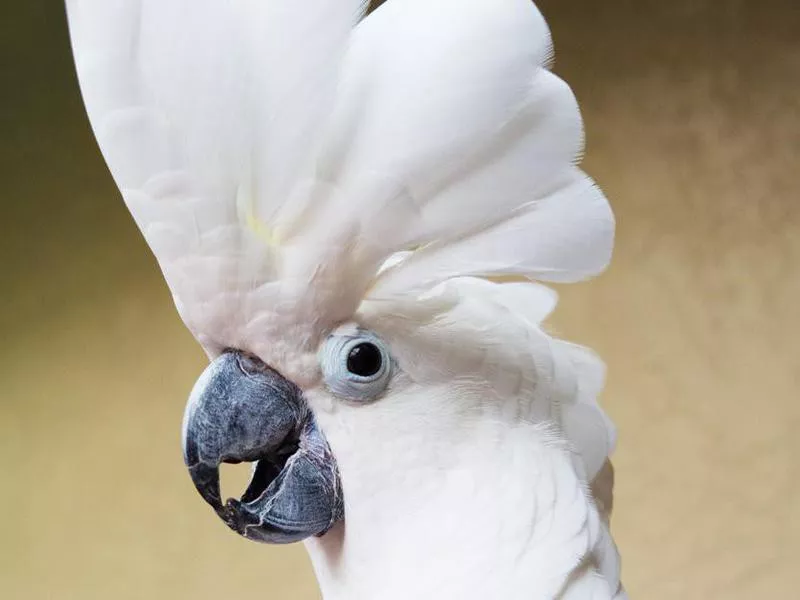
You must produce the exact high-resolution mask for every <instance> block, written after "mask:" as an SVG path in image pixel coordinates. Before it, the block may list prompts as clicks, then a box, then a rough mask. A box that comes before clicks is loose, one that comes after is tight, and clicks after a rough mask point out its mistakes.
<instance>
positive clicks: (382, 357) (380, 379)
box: [319, 330, 394, 402]
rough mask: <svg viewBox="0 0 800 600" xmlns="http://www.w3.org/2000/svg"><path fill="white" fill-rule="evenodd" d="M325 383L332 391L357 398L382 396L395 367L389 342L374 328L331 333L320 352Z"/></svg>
mask: <svg viewBox="0 0 800 600" xmlns="http://www.w3.org/2000/svg"><path fill="white" fill-rule="evenodd" d="M319 362H320V366H321V367H322V375H323V378H324V380H325V384H326V385H327V386H328V389H330V391H331V392H333V393H334V394H336V395H337V396H340V397H342V398H345V399H347V400H354V401H357V402H366V401H369V400H374V399H376V398H377V397H379V396H380V395H381V394H382V393H383V392H384V391H385V390H386V386H388V385H389V380H390V379H391V377H392V371H393V369H394V365H393V360H392V357H391V355H390V354H389V351H388V349H387V348H386V344H385V343H384V342H383V340H381V339H380V338H379V337H378V336H377V335H375V334H374V333H372V332H371V331H363V330H361V331H357V332H355V333H352V334H347V335H344V334H333V335H331V336H330V337H329V338H328V339H327V340H326V341H325V343H324V344H323V345H322V348H321V349H320V352H319Z"/></svg>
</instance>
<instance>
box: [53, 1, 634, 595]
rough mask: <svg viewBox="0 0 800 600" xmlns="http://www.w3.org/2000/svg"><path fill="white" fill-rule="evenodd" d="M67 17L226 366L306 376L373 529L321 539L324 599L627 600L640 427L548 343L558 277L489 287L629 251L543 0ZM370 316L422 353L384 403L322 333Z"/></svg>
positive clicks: (112, 149) (96, 99)
mask: <svg viewBox="0 0 800 600" xmlns="http://www.w3.org/2000/svg"><path fill="white" fill-rule="evenodd" d="M67 7H68V16H69V23H70V29H71V35H72V42H73V49H74V54H75V59H76V65H77V71H78V76H79V79H80V83H81V88H82V90H83V94H84V99H85V103H86V107H87V111H88V114H89V118H90V121H91V123H92V126H93V128H94V131H95V134H96V136H97V140H98V142H99V145H100V148H101V150H102V152H103V155H104V156H105V158H106V160H107V162H108V165H109V168H110V170H111V172H112V174H113V176H114V179H115V180H116V182H117V184H118V186H119V187H120V189H121V190H122V194H123V197H124V199H125V201H126V203H127V205H128V207H129V208H130V210H131V212H132V214H133V216H134V218H135V219H136V221H137V223H138V224H139V226H140V228H141V230H142V232H143V233H144V235H145V238H146V239H147V242H148V244H149V245H150V247H151V248H152V250H153V252H154V253H155V255H156V257H157V259H158V261H159V264H160V266H161V268H162V270H163V272H164V276H165V278H166V280H167V282H168V284H169V287H170V289H171V290H172V293H173V295H174V298H175V303H176V305H177V308H178V310H179V312H180V314H181V317H182V318H183V319H184V321H185V322H186V324H187V326H188V327H189V328H190V330H191V331H192V332H193V334H194V335H195V336H196V337H197V339H198V340H199V341H200V343H201V344H203V346H204V347H205V348H206V350H207V352H208V353H209V355H210V356H212V357H213V356H216V355H217V354H219V352H221V351H222V350H223V349H225V348H231V347H233V348H242V349H246V350H248V351H250V352H252V353H254V354H256V355H258V356H259V357H260V358H261V359H263V360H264V361H265V362H266V363H268V364H270V365H272V366H273V367H274V368H276V369H278V370H279V371H281V372H282V373H284V374H285V375H287V376H288V377H290V378H291V379H293V380H294V381H295V382H296V383H297V384H298V385H300V386H301V387H302V388H303V389H304V390H305V392H306V394H307V395H308V397H309V399H310V403H311V406H312V408H313V409H314V411H315V413H317V416H318V418H319V420H320V423H321V424H322V427H323V430H324V431H325V434H326V436H327V437H328V438H329V440H330V443H331V445H332V447H333V449H334V451H335V453H336V455H337V460H338V461H339V463H340V469H341V471H342V478H343V482H344V489H345V498H346V501H347V520H346V532H347V535H346V536H345V535H344V534H343V532H342V531H341V530H334V531H332V532H331V533H330V534H328V535H326V536H325V537H323V538H321V539H320V540H312V541H310V542H309V543H308V545H309V549H310V552H311V554H312V558H313V559H314V562H315V568H316V570H317V573H318V575H319V577H320V581H321V584H322V587H323V591H324V593H325V597H326V599H336V598H347V600H353V599H355V598H387V599H388V598H423V597H425V598H488V597H492V598H562V599H565V600H566V599H573V598H623V596H624V592H622V591H621V587H620V584H619V565H618V558H617V554H616V549H615V547H614V544H613V541H612V540H611V537H610V534H609V532H608V522H607V514H601V513H605V512H606V509H608V508H610V502H609V499H608V498H599V500H600V502H596V501H595V499H594V498H592V496H591V493H590V492H589V491H588V490H589V486H590V484H591V483H592V482H594V484H595V489H601V488H602V489H605V488H607V487H608V486H607V485H606V486H604V485H603V482H602V481H600V482H599V481H595V480H596V478H597V477H598V474H601V475H600V476H602V477H606V476H608V473H609V469H608V468H606V469H603V467H604V465H606V463H607V460H608V457H609V455H610V453H611V451H612V450H613V446H614V440H615V434H614V430H613V426H612V425H611V423H610V421H609V420H608V419H607V418H606V416H605V414H604V413H603V411H602V409H601V408H600V407H599V406H598V404H597V396H598V395H599V393H600V391H601V389H602V386H603V365H602V362H601V361H600V360H599V359H598V358H597V357H596V356H594V355H593V354H592V353H590V352H589V351H588V350H586V349H584V348H581V347H578V346H574V345H571V344H568V343H566V342H562V341H560V340H556V339H553V338H551V337H550V336H549V335H548V334H547V333H545V332H544V331H543V330H542V328H541V323H542V321H543V320H544V319H545V318H546V317H547V315H548V314H549V313H550V312H551V311H552V310H553V308H554V306H555V303H556V298H555V294H554V293H553V292H551V291H550V290H549V289H547V288H545V287H543V286H541V285H538V284H534V283H530V282H521V281H517V282H506V283H499V282H497V281H495V280H491V279H487V278H497V277H503V276H509V275H513V276H516V277H518V278H528V279H536V280H542V281H555V282H572V281H578V280H581V279H584V278H587V277H591V276H593V275H595V274H597V273H599V272H600V271H602V270H603V269H604V268H605V266H606V264H607V263H608V260H609V258H610V254H611V248H612V243H613V233H614V221H613V216H612V213H611V210H610V207H609V206H608V203H607V201H606V199H605V197H604V196H603V194H602V193H601V192H600V190H599V189H598V188H597V187H596V186H595V185H594V183H593V182H592V181H591V180H590V179H589V178H588V177H587V176H586V175H585V174H584V173H583V172H581V171H580V170H579V169H578V168H577V167H576V166H575V161H576V159H577V158H578V157H579V156H580V154H581V151H582V143H583V134H582V124H581V119H580V114H579V112H578V107H577V104H576V101H575V99H574V97H573V95H572V93H571V91H570V89H569V87H568V86H567V85H566V84H565V83H564V82H563V81H561V80H560V79H559V78H558V77H556V76H555V75H554V74H552V73H551V72H550V71H549V70H548V66H549V61H550V57H551V46H550V37H549V32H548V29H547V27H546V24H545V22H544V20H543V19H542V17H541V15H540V14H539V12H538V11H537V10H536V9H535V7H534V6H533V5H532V4H530V3H529V2H528V1H527V0H469V1H464V0H436V1H433V0H390V1H389V2H387V3H386V4H384V5H383V6H381V8H379V9H378V10H376V11H375V12H373V13H371V14H370V15H369V16H368V17H366V18H364V9H365V7H364V3H363V2H362V1H361V0H305V1H303V2H299V1H297V0H268V1H267V0H239V1H237V2H224V1H221V0H67ZM348 323H355V324H357V325H358V326H360V327H366V328H369V329H371V330H373V331H376V332H377V333H378V334H379V335H380V336H381V337H382V338H383V339H385V340H386V341H387V342H388V343H389V346H390V347H391V351H392V354H393V355H394V357H395V359H396V360H397V363H398V365H399V366H400V372H399V373H398V375H397V377H396V378H395V380H394V381H393V382H392V383H391V384H390V388H389V390H388V392H387V394H386V396H385V397H384V398H383V399H381V400H380V401H379V402H376V403H375V404H372V405H369V406H358V407H353V406H350V405H347V404H341V403H339V402H337V400H336V398H335V397H333V396H332V395H331V394H330V393H329V391H328V390H326V389H325V387H324V385H322V383H321V379H320V369H319V364H318V362H317V355H316V353H317V349H318V347H319V344H320V342H321V340H323V339H324V337H325V336H327V335H328V334H329V333H330V332H331V331H332V330H334V329H335V328H336V327H339V326H341V325H343V324H345V325H346V324H348ZM422 450H425V452H424V456H423V455H422V454H423V453H422ZM411 482H414V486H413V489H412V486H411ZM490 484H491V485H490ZM498 489H500V490H501V493H500V497H498V493H497V491H496V490H498ZM489 490H495V493H494V494H489ZM420 503H423V504H425V505H426V506H429V507H430V506H435V507H439V508H440V509H441V511H440V512H439V513H438V514H440V515H444V516H441V517H440V518H439V519H438V520H437V521H436V522H428V521H427V520H426V519H425V517H424V516H423V515H422V513H421V512H420V506H421V504H420ZM453 503H455V504H453ZM398 506H399V507H401V508H400V509H398ZM598 506H599V507H600V511H601V512H598ZM390 507H391V508H392V510H391V511H390V510H389V508H390ZM398 510H400V512H402V513H403V514H405V515H406V517H407V518H405V519H403V518H397V513H398ZM476 511H477V512H478V513H481V514H482V515H483V516H482V517H481V523H479V524H478V525H477V526H476V527H475V528H474V529H473V530H472V531H471V532H470V535H466V531H465V527H467V524H468V523H470V519H471V518H473V519H474V516H475V513H476ZM389 515H394V516H393V517H390V516H389ZM469 527H474V525H469ZM419 536H422V537H425V538H427V539H426V540H425V541H422V540H417V542H418V545H415V543H414V540H415V539H416V538H418V537H419ZM334 546H336V550H335V553H336V554H337V559H336V561H334V560H333V559H332V557H331V553H332V552H333V550H332V548H334ZM437 553H443V554H437ZM420 554H421V556H420ZM389 563H391V564H389ZM437 563H439V564H440V566H439V567H438V568H437V567H436V564H437ZM448 581H449V582H450V584H449V587H448ZM420 594H421V595H420Z"/></svg>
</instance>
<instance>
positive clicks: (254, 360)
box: [236, 352, 269, 375]
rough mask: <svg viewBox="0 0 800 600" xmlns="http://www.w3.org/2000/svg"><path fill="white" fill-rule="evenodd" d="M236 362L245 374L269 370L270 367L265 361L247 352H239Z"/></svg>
mask: <svg viewBox="0 0 800 600" xmlns="http://www.w3.org/2000/svg"><path fill="white" fill-rule="evenodd" d="M236 363H237V364H238V365H239V369H241V371H242V373H244V374H245V375H255V374H257V373H264V372H265V371H268V370H269V367H267V365H266V364H265V363H264V361H262V360H261V359H260V358H258V357H257V356H255V355H253V354H249V353H245V352H238V353H237V355H236Z"/></svg>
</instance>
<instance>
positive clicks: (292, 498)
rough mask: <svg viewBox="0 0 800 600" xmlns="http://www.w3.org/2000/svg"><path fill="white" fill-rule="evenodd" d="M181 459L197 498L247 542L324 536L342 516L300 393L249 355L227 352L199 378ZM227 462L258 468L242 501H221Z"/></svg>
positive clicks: (322, 444) (327, 453)
mask: <svg viewBox="0 0 800 600" xmlns="http://www.w3.org/2000/svg"><path fill="white" fill-rule="evenodd" d="M183 456H184V461H185V462H186V466H187V467H188V468H189V474H190V476H191V478H192V481H193V482H194V485H195V487H196V488H197V491H198V492H200V495H201V496H202V497H203V498H204V499H205V501H206V502H208V504H210V505H211V507H212V508H213V509H214V510H215V511H216V513H217V514H218V515H219V516H220V518H222V520H223V521H225V523H227V525H228V526H229V527H230V528H231V529H233V530H234V531H236V532H237V533H239V534H241V535H243V536H244V537H246V538H248V539H252V540H256V541H261V542H270V543H278V544H282V543H291V542H296V541H300V540H302V539H305V538H307V537H310V536H313V535H322V534H324V533H325V532H326V531H327V530H328V529H330V528H331V527H332V526H333V525H334V524H335V523H336V522H337V521H338V520H339V519H341V518H342V516H343V512H344V508H343V507H344V504H343V502H342V491H341V483H340V480H339V473H338V469H337V467H336V462H335V460H334V458H333V454H332V453H331V449H330V447H329V446H328V443H327V441H326V440H325V438H324V436H323V434H322V432H321V431H320V430H319V428H318V426H317V424H316V421H315V419H314V415H313V414H312V413H311V411H310V410H309V409H308V406H307V405H306V403H305V400H304V399H303V395H302V392H301V391H300V389H299V388H298V387H297V386H296V385H294V384H293V383H291V382H290V381H288V380H287V379H285V378H284V377H283V376H281V375H280V374H279V373H278V372H276V371H274V370H273V369H271V368H270V367H268V366H267V365H265V364H264V363H263V362H262V361H260V360H259V359H258V358H255V357H253V356H251V355H248V354H245V353H243V352H239V351H237V350H231V351H228V352H225V353H224V354H222V355H221V356H220V357H218V358H217V359H216V360H214V361H213V362H212V363H211V364H210V365H209V366H208V367H207V368H206V370H205V371H204V372H203V374H202V375H201V376H200V378H199V379H198V380H197V383H196V384H195V386H194V389H193V390H192V393H191V395H190V396H189V402H188V403H187V405H186V412H185V414H184V420H183ZM224 462H228V463H240V462H255V463H256V464H255V469H254V470H253V476H252V480H251V481H250V485H249V486H248V487H247V490H245V492H244V494H243V495H242V497H241V498H240V499H238V500H236V499H233V498H231V499H228V500H227V501H226V502H225V503H224V504H223V502H222V498H221V496H220V486H219V467H220V465H221V464H222V463H224Z"/></svg>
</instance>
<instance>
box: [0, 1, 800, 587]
mask: <svg viewBox="0 0 800 600" xmlns="http://www.w3.org/2000/svg"><path fill="white" fill-rule="evenodd" d="M389 1H402V0H389ZM539 4H540V7H541V9H542V11H543V12H544V14H545V16H546V17H547V18H548V20H549V22H550V24H551V27H552V30H553V35H554V38H555V43H556V55H557V60H556V71H557V72H558V73H559V74H561V75H562V76H563V77H565V78H566V79H567V80H568V81H569V82H570V84H571V85H572V86H573V88H574V90H575V92H576V94H577V96H578V98H579V100H580V102H581V105H582V108H583V111H584V115H585V118H586V124H587V139H588V148H587V160H586V163H585V164H586V168H587V170H588V171H589V172H590V173H591V174H592V175H594V176H595V177H596V179H597V180H598V181H599V182H600V183H601V184H602V186H603V187H604V189H605V191H606V192H607V194H608V196H609V197H610V198H611V201H612V203H613V205H614V207H615V210H616V213H617V216H618V221H619V232H618V243H617V250H616V256H615V259H614V262H613V264H612V267H611V269H610V270H609V271H608V273H607V274H606V275H605V276H603V277H601V278H600V279H597V280H596V281H593V282H590V283H587V284H583V285H577V286H573V287H570V288H565V289H563V290H561V291H562V294H563V302H562V304H561V305H560V308H559V309H558V311H557V312H556V315H555V319H554V323H555V327H556V329H557V330H558V331H559V332H560V333H561V334H563V335H564V336H565V337H568V338H570V339H572V340H576V341H579V342H582V343H585V344H588V345H590V346H592V347H594V348H595V349H597V350H598V351H599V352H600V354H601V355H602V356H603V357H604V358H605V359H606V360H607V362H608V364H609V380H608V386H607V390H606V393H605V395H604V400H603V402H604V404H605V406H606V407H607V408H608V410H609V412H610V414H611V416H612V417H613V418H614V419H615V421H616V422H617V424H618V425H619V429H620V442H619V448H618V452H617V455H616V458H615V462H616V467H617V503H616V507H615V508H616V513H615V517H614V520H613V527H614V532H615V536H616V539H617V540H618V543H619V546H620V548H621V551H622V554H623V557H624V563H623V569H624V571H623V577H624V580H625V582H626V584H627V586H628V588H629V591H630V593H631V597H632V598H634V599H636V598H639V599H648V600H661V599H665V600H666V599H668V598H669V599H674V598H682V599H689V600H693V599H697V600H700V599H703V600H707V599H712V598H726V599H728V600H738V599H751V598H752V599H756V598H767V597H770V598H788V597H792V596H793V591H792V590H794V592H796V589H797V587H796V585H795V584H796V579H797V575H796V570H797V562H798V560H800V493H798V492H799V489H798V485H800V484H798V481H800V441H798V440H800V437H798V431H800V342H798V340H799V339H800V314H799V311H798V308H800V204H799V200H800V181H799V179H800V83H799V82H800V5H799V4H798V3H797V2H796V0H783V1H781V0H759V1H758V2H755V1H752V0H751V1H744V0H705V1H702V0H671V1H669V2H665V1H663V0H636V1H634V0H605V1H604V2H598V1H596V0H547V1H545V0H542V1H541V2H540V3H539ZM0 11H1V12H2V18H0V33H1V36H0V64H2V67H3V70H2V73H3V84H2V98H0V126H1V128H2V129H1V130H2V143H1V144H0V168H1V169H2V174H1V176H0V260H1V262H0V265H2V273H3V279H2V288H0V290H1V291H2V293H0V339H1V340H2V342H3V343H2V345H0V473H2V480H0V486H1V487H0V491H2V493H0V597H2V598H8V599H20V600H45V599H48V600H49V599H58V600H71V599H80V600H92V599H101V598H102V599H108V598H113V599H115V600H127V599H134V598H136V599H138V598H148V599H153V600H156V599H162V598H163V599H170V600H179V599H184V598H185V599H192V600H204V599H211V598H219V597H222V598H228V597H230V598H233V597H238V596H247V597H264V598H269V597H276V598H287V599H289V598H291V599H302V600H305V599H311V598H315V597H317V592H316V585H315V582H314V579H313V576H312V574H311V571H310V568H309V566H308V564H307V561H306V558H305V554H304V551H303V549H302V547H301V546H295V547H290V548H270V547H262V546H258V545H255V544H252V543H250V542H246V541H244V540H242V539H241V538H239V537H237V536H235V535H234V534H232V533H230V532H229V531H228V530H227V529H226V528H225V527H224V526H223V525H222V524H221V523H220V522H219V521H218V520H217V519H216V518H214V517H213V515H212V514H211V512H210V511H209V510H207V508H206V507H205V506H204V505H203V504H202V502H201V501H200V499H199V498H198V497H197V495H196V493H195V491H194V489H193V488H192V486H191V483H190V481H189V478H188V476H187V474H186V473H185V470H184V467H183V464H182V461H181V455H180V440H179V433H180V422H181V415H182V410H183V406H184V400H185V398H186V396H187V394H188V392H189V390H190V388H191V386H192V384H193V382H194V380H195V378H196V376H197V375H198V374H199V373H200V371H201V370H202V369H203V367H204V364H205V357H204V355H203V353H202V352H201V350H200V349H199V347H198V346H197V345H196V343H195V342H194V340H193V339H192V338H191V337H190V335H189V334H188V333H187V332H186V331H185V330H184V328H183V326H182V324H181V322H180V321H179V319H178V316H177V315H176V313H175V311H174V309H173V305H172V302H171V298H170V295H169V293H168V291H167V289H166V287H165V284H164V282H163V281H162V279H161V276H160V274H159V271H158V268H157V266H156V264H155V261H154V259H153V257H152V256H151V254H150V252H149V250H148V248H147V247H146V245H145V243H144V241H143V240H142V238H141V236H140V235H139V233H138V231H137V229H136V228H135V226H134V223H133V220H132V219H131V218H130V217H129V215H128V214H127V212H126V209H125V207H124V206H123V203H122V201H121V200H120V198H119V195H118V193H117V191H116V189H115V187H114V185H113V183H112V181H111V178H110V176H109V175H108V173H107V171H106V168H105V166H104V163H103V161H102V159H101V157H100V154H99V152H98V150H97V148H96V147H95V143H94V140H93V138H92V135H91V133H90V130H89V127H88V123H87V121H86V118H85V116H84V112H83V107H82V105H81V100H80V97H79V92H78V88H77V84H76V80H75V76H74V72H73V66H72V60H71V56H70V49H69V46H68V39H67V30H66V24H65V19H64V14H63V8H62V3H61V2H60V1H58V0H25V1H24V2H14V3H11V2H4V3H3V7H2V8H0Z"/></svg>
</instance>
